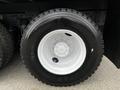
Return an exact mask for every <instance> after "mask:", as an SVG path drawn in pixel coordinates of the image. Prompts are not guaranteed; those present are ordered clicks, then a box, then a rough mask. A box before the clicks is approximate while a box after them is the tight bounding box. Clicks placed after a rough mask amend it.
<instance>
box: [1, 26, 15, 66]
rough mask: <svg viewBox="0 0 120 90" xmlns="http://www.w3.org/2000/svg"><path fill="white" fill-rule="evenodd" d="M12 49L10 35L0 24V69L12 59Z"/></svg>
mask: <svg viewBox="0 0 120 90" xmlns="http://www.w3.org/2000/svg"><path fill="white" fill-rule="evenodd" d="M13 52H14V47H13V40H12V37H11V35H10V34H9V33H8V32H7V30H6V28H5V27H4V26H3V25H2V24H0V68H2V67H3V66H5V65H6V64H7V63H8V62H9V61H10V60H11V59H12V57H13Z"/></svg>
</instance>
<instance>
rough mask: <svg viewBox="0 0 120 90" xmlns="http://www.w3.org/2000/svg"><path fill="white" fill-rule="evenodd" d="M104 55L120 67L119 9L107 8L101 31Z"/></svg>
mask: <svg viewBox="0 0 120 90" xmlns="http://www.w3.org/2000/svg"><path fill="white" fill-rule="evenodd" d="M103 36H104V43H105V55H106V56H107V57H108V58H109V59H110V60H111V61H112V62H113V63H114V64H115V65H116V66H117V68H120V10H119V9H118V8H117V9H115V8H112V7H111V6H110V10H108V13H107V17H106V23H105V28H104V31H103Z"/></svg>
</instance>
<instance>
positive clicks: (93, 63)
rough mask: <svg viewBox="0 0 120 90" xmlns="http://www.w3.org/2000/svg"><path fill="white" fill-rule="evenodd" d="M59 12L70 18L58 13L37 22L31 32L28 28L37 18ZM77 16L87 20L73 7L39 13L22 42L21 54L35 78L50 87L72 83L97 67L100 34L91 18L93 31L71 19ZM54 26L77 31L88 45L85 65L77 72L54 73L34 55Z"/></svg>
mask: <svg viewBox="0 0 120 90" xmlns="http://www.w3.org/2000/svg"><path fill="white" fill-rule="evenodd" d="M59 12H63V14H64V13H69V14H71V13H72V14H74V15H73V16H72V18H73V20H72V19H70V18H66V17H64V16H62V15H60V17H61V18H57V17H56V18H55V17H54V18H49V19H48V20H46V21H43V22H42V23H40V24H38V26H35V27H34V28H33V30H32V31H31V30H30V28H31V26H32V25H33V24H34V23H36V22H37V21H38V19H39V18H44V16H46V15H49V14H51V13H52V16H53V15H54V14H55V13H59ZM77 16H81V17H84V18H85V19H86V20H87V18H86V17H85V16H83V15H82V14H81V13H80V12H77V11H75V10H71V9H55V10H50V11H47V12H45V13H42V14H40V15H39V16H38V17H36V18H35V19H34V20H33V21H32V22H31V23H30V24H29V25H28V27H27V29H26V30H25V32H24V34H23V38H22V41H21V57H22V59H23V61H24V64H25V65H26V67H27V68H28V69H29V71H30V73H31V74H32V75H33V76H34V77H35V78H37V79H38V80H40V81H42V82H44V83H46V84H49V85H53V86H71V85H75V84H78V83H80V82H82V81H84V80H86V79H87V78H88V77H90V76H91V75H92V74H93V73H94V71H95V70H96V69H97V67H98V66H99V64H100V62H101V59H102V55H103V39H102V34H101V32H100V31H99V30H97V28H96V27H95V25H94V24H93V23H92V22H91V21H90V19H89V20H87V21H88V22H91V24H92V25H93V26H94V30H91V29H90V28H88V27H86V25H83V24H81V23H80V22H79V21H78V20H77V21H76V19H74V18H76V17H77ZM32 27H33V26H32ZM57 29H68V30H71V31H74V32H76V33H77V34H78V35H80V37H82V39H83V40H84V42H85V45H86V48H87V55H86V59H85V62H84V64H83V65H82V66H81V67H80V68H79V69H78V70H77V71H75V72H73V73H71V74H68V75H55V74H52V73H50V72H49V71H47V70H45V69H44V68H43V67H42V65H41V64H40V62H39V60H38V56H37V47H38V44H39V42H40V41H41V39H42V38H43V37H44V36H45V35H46V34H47V33H49V32H51V31H53V30H57ZM92 48H93V49H94V51H93V52H91V49H92Z"/></svg>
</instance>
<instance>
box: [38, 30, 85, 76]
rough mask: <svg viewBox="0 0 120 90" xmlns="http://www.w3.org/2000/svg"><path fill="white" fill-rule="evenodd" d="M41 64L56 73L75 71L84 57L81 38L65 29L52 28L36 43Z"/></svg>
mask: <svg viewBox="0 0 120 90" xmlns="http://www.w3.org/2000/svg"><path fill="white" fill-rule="evenodd" d="M37 54H38V59H39V61H40V63H41V65H42V66H43V67H44V68H45V69H46V70H47V71H48V72H51V73H53V74H56V75H67V74H70V73H73V72H75V71H77V70H78V69H79V68H80V67H81V66H82V65H83V63H84V61H85V58H86V46H85V43H84V41H83V40H82V38H81V37H80V36H79V35H78V34H76V33H75V32H73V31H70V30H66V29H59V30H54V31H51V32H50V33H48V34H47V35H45V36H44V37H43V38H42V40H41V41H40V43H39V45H38V50H37Z"/></svg>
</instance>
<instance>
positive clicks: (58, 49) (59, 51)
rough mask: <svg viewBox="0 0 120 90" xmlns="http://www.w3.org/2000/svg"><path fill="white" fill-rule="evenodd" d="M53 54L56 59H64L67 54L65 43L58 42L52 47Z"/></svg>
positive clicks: (67, 48) (67, 49)
mask: <svg viewBox="0 0 120 90" xmlns="http://www.w3.org/2000/svg"><path fill="white" fill-rule="evenodd" d="M54 54H55V55H57V56H58V57H66V56H67V55H68V54H69V46H68V45H67V44H66V43H65V42H59V43H57V44H56V45H55V47H54Z"/></svg>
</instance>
